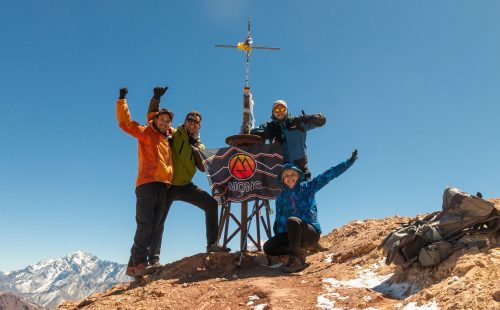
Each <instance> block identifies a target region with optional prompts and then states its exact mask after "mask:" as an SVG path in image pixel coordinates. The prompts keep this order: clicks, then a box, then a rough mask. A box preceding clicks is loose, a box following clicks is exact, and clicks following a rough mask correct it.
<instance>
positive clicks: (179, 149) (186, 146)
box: [172, 125, 205, 186]
mask: <svg viewBox="0 0 500 310" xmlns="http://www.w3.org/2000/svg"><path fill="white" fill-rule="evenodd" d="M172 136H173V142H172V153H173V154H174V179H173V180H172V184H173V185H177V186H182V185H186V184H189V183H191V180H192V179H193V176H194V174H195V173H196V167H197V163H196V154H195V153H194V151H193V149H192V147H191V145H190V143H189V138H188V134H187V131H186V129H185V128H184V126H183V125H181V126H179V127H177V129H176V130H175V132H174V134H173V135H172ZM194 138H195V140H196V141H197V142H196V143H195V145H194V146H196V147H197V148H198V149H200V150H204V149H205V146H204V145H203V144H201V141H200V138H199V136H196V137H194Z"/></svg>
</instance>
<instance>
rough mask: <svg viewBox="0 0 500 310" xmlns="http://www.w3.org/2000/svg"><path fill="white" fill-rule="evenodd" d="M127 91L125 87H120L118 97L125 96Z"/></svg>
mask: <svg viewBox="0 0 500 310" xmlns="http://www.w3.org/2000/svg"><path fill="white" fill-rule="evenodd" d="M127 93H128V88H127V87H123V88H120V97H118V98H119V99H125V97H127Z"/></svg>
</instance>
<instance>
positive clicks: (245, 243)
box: [236, 203, 257, 269]
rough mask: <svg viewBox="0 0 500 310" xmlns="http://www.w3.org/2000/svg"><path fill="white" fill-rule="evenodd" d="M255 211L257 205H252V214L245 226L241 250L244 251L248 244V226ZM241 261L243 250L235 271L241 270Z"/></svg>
mask: <svg viewBox="0 0 500 310" xmlns="http://www.w3.org/2000/svg"><path fill="white" fill-rule="evenodd" d="M256 209H257V203H254V205H253V210H252V213H250V218H248V220H247V225H246V226H247V229H246V232H245V240H244V241H243V248H244V249H246V248H247V244H248V231H249V230H250V225H251V224H252V218H253V217H254V216H255V215H256V214H257V210H256ZM252 214H253V215H252ZM242 260H243V250H240V260H239V262H238V264H237V265H236V269H240V268H241V261H242Z"/></svg>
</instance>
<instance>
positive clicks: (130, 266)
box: [125, 257, 135, 277]
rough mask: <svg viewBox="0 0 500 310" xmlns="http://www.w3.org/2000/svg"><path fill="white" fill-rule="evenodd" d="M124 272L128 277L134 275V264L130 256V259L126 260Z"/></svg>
mask: <svg viewBox="0 0 500 310" xmlns="http://www.w3.org/2000/svg"><path fill="white" fill-rule="evenodd" d="M125 274H126V275H127V276H129V277H135V266H134V262H133V261H132V257H130V259H129V260H128V264H127V271H126V272H125Z"/></svg>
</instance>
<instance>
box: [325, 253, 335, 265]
mask: <svg viewBox="0 0 500 310" xmlns="http://www.w3.org/2000/svg"><path fill="white" fill-rule="evenodd" d="M332 258H333V253H330V254H328V255H326V258H325V263H328V264H331V263H332V262H333V260H332Z"/></svg>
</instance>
